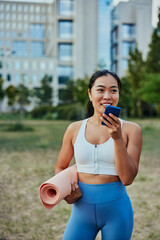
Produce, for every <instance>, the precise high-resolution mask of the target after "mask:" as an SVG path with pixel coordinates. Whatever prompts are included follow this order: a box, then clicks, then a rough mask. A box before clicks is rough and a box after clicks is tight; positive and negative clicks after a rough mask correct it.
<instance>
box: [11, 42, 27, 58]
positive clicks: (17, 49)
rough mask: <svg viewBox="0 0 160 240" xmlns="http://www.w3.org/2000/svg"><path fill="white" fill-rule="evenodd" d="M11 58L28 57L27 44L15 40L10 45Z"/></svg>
mask: <svg viewBox="0 0 160 240" xmlns="http://www.w3.org/2000/svg"><path fill="white" fill-rule="evenodd" d="M12 51H13V56H18V57H25V56H27V55H28V52H27V42H26V41H18V40H15V41H13V43H12Z"/></svg>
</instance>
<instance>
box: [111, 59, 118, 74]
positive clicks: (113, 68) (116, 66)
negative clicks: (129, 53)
mask: <svg viewBox="0 0 160 240" xmlns="http://www.w3.org/2000/svg"><path fill="white" fill-rule="evenodd" d="M112 71H113V72H118V62H117V61H114V62H113V64H112Z"/></svg>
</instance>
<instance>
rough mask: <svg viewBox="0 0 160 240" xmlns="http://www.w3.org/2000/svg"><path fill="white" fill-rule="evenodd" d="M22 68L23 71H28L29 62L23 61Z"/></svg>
mask: <svg viewBox="0 0 160 240" xmlns="http://www.w3.org/2000/svg"><path fill="white" fill-rule="evenodd" d="M23 68H24V70H28V69H29V62H28V61H24V62H23Z"/></svg>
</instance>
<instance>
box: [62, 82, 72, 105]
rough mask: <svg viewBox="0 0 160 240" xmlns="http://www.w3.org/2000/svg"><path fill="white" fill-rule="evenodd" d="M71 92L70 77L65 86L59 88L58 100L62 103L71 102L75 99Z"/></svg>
mask: <svg viewBox="0 0 160 240" xmlns="http://www.w3.org/2000/svg"><path fill="white" fill-rule="evenodd" d="M73 92H74V81H73V80H71V79H70V80H68V81H67V85H66V87H65V88H63V89H61V91H60V95H59V98H60V100H61V101H62V102H63V103H67V104H70V103H73V102H74V101H75V100H74V96H73Z"/></svg>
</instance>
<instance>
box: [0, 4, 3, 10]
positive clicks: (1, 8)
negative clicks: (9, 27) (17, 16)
mask: <svg viewBox="0 0 160 240" xmlns="http://www.w3.org/2000/svg"><path fill="white" fill-rule="evenodd" d="M0 10H2V11H4V4H3V3H0Z"/></svg>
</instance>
